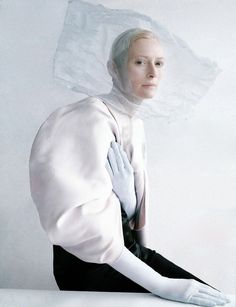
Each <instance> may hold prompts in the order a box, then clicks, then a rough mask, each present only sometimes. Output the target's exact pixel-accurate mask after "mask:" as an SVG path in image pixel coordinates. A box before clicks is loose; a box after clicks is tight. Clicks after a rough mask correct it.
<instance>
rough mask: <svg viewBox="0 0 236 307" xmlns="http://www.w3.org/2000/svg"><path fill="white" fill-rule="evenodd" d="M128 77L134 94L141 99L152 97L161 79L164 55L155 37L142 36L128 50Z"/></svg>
mask: <svg viewBox="0 0 236 307" xmlns="http://www.w3.org/2000/svg"><path fill="white" fill-rule="evenodd" d="M127 64H128V66H127V69H128V79H129V82H130V85H131V88H132V94H133V95H135V96H136V97H138V98H141V99H147V98H152V97H153V96H154V95H155V93H156V90H157V87H158V84H159V81H160V79H161V73H162V67H163V64H164V55H163V50H162V48H161V45H160V43H159V42H158V41H157V40H156V39H154V38H140V39H137V40H136V41H134V42H133V43H132V45H131V46H130V48H129V52H128V63H127Z"/></svg>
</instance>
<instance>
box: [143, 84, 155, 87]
mask: <svg viewBox="0 0 236 307" xmlns="http://www.w3.org/2000/svg"><path fill="white" fill-rule="evenodd" d="M143 86H144V87H156V86H157V85H156V84H143Z"/></svg>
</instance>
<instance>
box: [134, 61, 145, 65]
mask: <svg viewBox="0 0 236 307" xmlns="http://www.w3.org/2000/svg"><path fill="white" fill-rule="evenodd" d="M135 64H138V65H141V64H144V61H142V60H137V61H136V62H135Z"/></svg>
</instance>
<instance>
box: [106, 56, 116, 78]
mask: <svg viewBox="0 0 236 307" xmlns="http://www.w3.org/2000/svg"><path fill="white" fill-rule="evenodd" d="M107 70H108V72H109V74H110V75H111V77H112V79H116V78H117V74H118V71H117V67H116V64H115V62H114V61H112V60H109V61H108V62H107Z"/></svg>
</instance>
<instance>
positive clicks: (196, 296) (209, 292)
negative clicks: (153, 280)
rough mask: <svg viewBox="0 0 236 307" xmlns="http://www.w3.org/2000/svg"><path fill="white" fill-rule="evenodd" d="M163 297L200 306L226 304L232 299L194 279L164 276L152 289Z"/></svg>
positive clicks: (209, 306) (208, 306) (207, 306)
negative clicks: (156, 286)
mask: <svg viewBox="0 0 236 307" xmlns="http://www.w3.org/2000/svg"><path fill="white" fill-rule="evenodd" d="M151 292H152V293H153V294H156V295H158V296H160V297H162V298H165V299H168V300H173V301H179V302H183V303H189V304H195V305H200V306H206V307H211V306H216V305H220V306H224V305H225V304H227V303H229V302H230V300H229V299H228V298H227V297H226V296H225V295H224V294H222V293H221V292H219V291H217V290H215V289H213V288H211V287H210V286H207V285H205V284H202V283H200V282H198V281H196V280H194V279H173V278H164V277H163V280H162V285H161V286H160V287H159V288H158V289H157V288H156V290H152V291H151Z"/></svg>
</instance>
